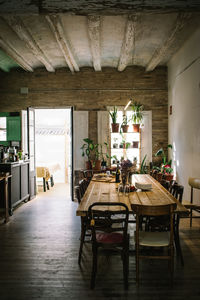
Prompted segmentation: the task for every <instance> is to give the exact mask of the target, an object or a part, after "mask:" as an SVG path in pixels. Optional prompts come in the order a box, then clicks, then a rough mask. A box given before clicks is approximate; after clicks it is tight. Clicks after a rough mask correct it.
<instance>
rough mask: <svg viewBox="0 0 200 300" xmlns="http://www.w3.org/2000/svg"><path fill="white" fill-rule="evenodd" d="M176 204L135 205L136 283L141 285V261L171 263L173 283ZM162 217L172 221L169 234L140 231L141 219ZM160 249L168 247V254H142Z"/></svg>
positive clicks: (165, 232)
mask: <svg viewBox="0 0 200 300" xmlns="http://www.w3.org/2000/svg"><path fill="white" fill-rule="evenodd" d="M175 207H176V204H175V203H174V204H169V205H160V206H148V205H135V206H134V207H133V212H134V213H135V214H136V232H135V249H136V282H137V283H139V261H140V259H148V258H149V259H162V260H163V259H165V260H168V262H169V267H170V275H171V281H172V280H173V270H174V224H173V222H174V217H173V216H174V209H175ZM141 216H147V217H150V218H151V217H161V216H168V217H169V219H170V228H169V232H167V231H162V232H158V231H155V232H151V231H141V230H140V221H139V220H140V217H141ZM147 247H148V249H149V248H152V247H153V248H160V247H166V248H167V250H168V251H167V253H166V254H165V253H163V252H162V253H160V254H159V253H157V252H155V255H154V253H153V252H152V251H151V253H150V254H149V255H148V254H147V252H145V253H144V254H142V252H141V250H142V248H147Z"/></svg>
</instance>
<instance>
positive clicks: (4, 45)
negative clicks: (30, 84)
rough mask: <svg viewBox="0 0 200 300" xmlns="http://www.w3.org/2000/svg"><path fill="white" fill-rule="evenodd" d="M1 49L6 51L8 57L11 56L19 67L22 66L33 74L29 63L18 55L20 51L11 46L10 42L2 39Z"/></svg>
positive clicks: (0, 41) (0, 42) (0, 39)
mask: <svg viewBox="0 0 200 300" xmlns="http://www.w3.org/2000/svg"><path fill="white" fill-rule="evenodd" d="M0 47H1V48H2V49H3V50H4V52H5V53H6V54H8V56H10V57H11V58H12V59H13V60H14V61H15V62H16V63H17V64H18V65H20V66H21V67H22V68H23V69H24V70H25V71H29V72H33V69H32V67H31V66H30V65H29V63H28V62H27V61H26V60H25V59H24V58H23V57H22V56H21V55H20V54H19V53H18V51H17V50H16V49H15V48H14V47H13V46H11V45H10V44H9V43H8V42H6V41H5V40H3V39H2V38H1V37H0Z"/></svg>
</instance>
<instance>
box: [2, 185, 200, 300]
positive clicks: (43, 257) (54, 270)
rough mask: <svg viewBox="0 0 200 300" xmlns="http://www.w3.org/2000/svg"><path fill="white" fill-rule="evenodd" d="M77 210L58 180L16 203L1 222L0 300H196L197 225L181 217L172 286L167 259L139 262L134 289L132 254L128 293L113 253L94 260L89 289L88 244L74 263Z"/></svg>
mask: <svg viewBox="0 0 200 300" xmlns="http://www.w3.org/2000/svg"><path fill="white" fill-rule="evenodd" d="M44 196H45V197H44ZM76 208H77V203H73V202H71V201H70V199H69V195H68V189H67V186H66V185H61V184H59V185H55V186H54V187H53V188H51V189H50V191H47V192H46V193H44V192H42V193H40V194H39V196H38V197H37V199H34V200H32V201H30V202H28V203H26V204H23V205H21V206H20V207H19V208H18V209H17V210H16V211H15V212H14V215H13V216H12V217H11V218H10V222H9V223H8V224H6V225H5V224H2V225H0V299H13V300H15V299H20V300H21V299H26V300H28V299H81V300H82V299H105V298H107V299H133V300H134V299H140V300H141V299H142V300H143V299H152V300H156V299H188V300H190V299H200V223H198V222H196V223H195V224H194V226H193V228H192V229H190V228H189V222H188V220H181V238H182V239H181V243H182V248H183V254H184V260H185V266H184V267H182V266H181V264H180V262H179V261H178V260H177V259H175V274H174V286H173V287H171V286H170V284H169V272H168V268H167V263H166V262H163V261H159V262H151V261H150V262H149V261H143V262H142V263H141V273H140V275H141V282H140V286H139V288H137V287H136V284H135V259H134V256H133V255H132V256H131V257H130V274H129V290H128V291H125V290H124V288H123V280H122V279H123V275H122V264H121V260H120V258H119V257H118V256H114V257H111V258H108V257H102V258H101V259H100V260H99V269H98V275H97V280H96V288H95V290H94V291H91V290H90V289H89V284H90V283H89V281H90V271H91V248H90V244H87V245H86V247H85V248H84V256H83V258H84V260H83V264H82V268H81V269H80V268H79V266H78V263H77V256H78V248H79V236H80V220H79V217H76ZM132 233H133V228H132V229H131V234H132ZM131 243H132V244H133V240H132V241H131Z"/></svg>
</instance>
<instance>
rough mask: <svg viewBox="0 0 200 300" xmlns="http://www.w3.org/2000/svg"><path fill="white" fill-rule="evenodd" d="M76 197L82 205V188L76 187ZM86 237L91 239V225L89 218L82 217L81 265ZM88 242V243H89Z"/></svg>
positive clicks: (79, 262) (79, 257) (79, 261)
mask: <svg viewBox="0 0 200 300" xmlns="http://www.w3.org/2000/svg"><path fill="white" fill-rule="evenodd" d="M75 196H76V198H77V200H78V203H79V204H80V203H81V200H82V197H81V190H80V186H76V187H75ZM86 237H89V240H90V239H91V231H90V223H89V221H88V217H87V216H81V236H80V246H79V255H78V264H79V265H80V264H81V258H82V252H83V244H84V243H85V242H86V239H85V238H86ZM87 242H88V241H87Z"/></svg>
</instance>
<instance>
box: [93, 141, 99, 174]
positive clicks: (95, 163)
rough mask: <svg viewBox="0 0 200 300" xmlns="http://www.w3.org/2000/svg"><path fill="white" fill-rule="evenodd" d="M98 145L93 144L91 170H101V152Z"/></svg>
mask: <svg viewBox="0 0 200 300" xmlns="http://www.w3.org/2000/svg"><path fill="white" fill-rule="evenodd" d="M99 146H100V144H93V150H94V160H92V169H93V170H96V171H99V170H101V160H100V159H99V157H100V154H101V152H100V151H99Z"/></svg>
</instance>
